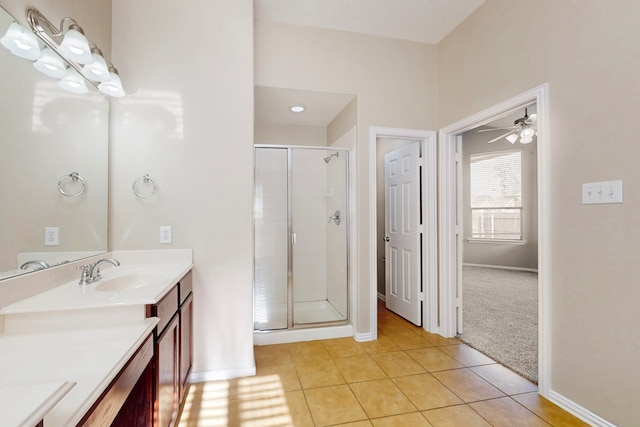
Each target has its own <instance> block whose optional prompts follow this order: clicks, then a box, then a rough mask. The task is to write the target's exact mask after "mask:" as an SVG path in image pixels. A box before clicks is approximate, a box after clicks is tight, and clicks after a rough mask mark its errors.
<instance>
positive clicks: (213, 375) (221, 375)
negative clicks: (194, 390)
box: [189, 366, 256, 383]
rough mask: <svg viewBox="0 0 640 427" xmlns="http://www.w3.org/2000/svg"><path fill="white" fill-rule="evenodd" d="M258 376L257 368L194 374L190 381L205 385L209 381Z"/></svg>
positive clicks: (191, 375) (218, 370)
mask: <svg viewBox="0 0 640 427" xmlns="http://www.w3.org/2000/svg"><path fill="white" fill-rule="evenodd" d="M255 374H256V367H255V366H251V367H248V368H233V369H216V370H215V371H200V372H192V373H191V374H190V375H189V381H190V382H192V383H203V382H207V381H219V380H229V379H232V378H241V377H252V376H254V375H255Z"/></svg>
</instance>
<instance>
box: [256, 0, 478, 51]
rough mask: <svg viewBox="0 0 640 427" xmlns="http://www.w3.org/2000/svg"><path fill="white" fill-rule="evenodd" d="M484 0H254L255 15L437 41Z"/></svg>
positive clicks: (332, 27) (413, 39)
mask: <svg viewBox="0 0 640 427" xmlns="http://www.w3.org/2000/svg"><path fill="white" fill-rule="evenodd" d="M482 3H484V0H254V17H255V18H257V19H266V20H270V21H276V22H283V23H287V24H293V25H302V26H307V27H317V28H327V29H332V30H343V31H350V32H353V33H361V34H369V35H376V36H381V37H389V38H395V39H403V40H411V41H416V42H422V43H432V44H437V43H438V42H440V40H442V39H443V38H444V37H445V36H446V35H447V34H449V32H451V30H453V29H454V28H455V27H457V26H458V24H460V23H461V22H462V21H464V20H465V19H466V18H467V17H468V16H469V15H471V13H473V11H474V10H476V9H477V8H478V7H479V6H480V5H482Z"/></svg>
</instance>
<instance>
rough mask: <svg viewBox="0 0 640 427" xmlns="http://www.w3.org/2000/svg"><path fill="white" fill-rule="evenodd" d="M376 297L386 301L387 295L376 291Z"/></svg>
mask: <svg viewBox="0 0 640 427" xmlns="http://www.w3.org/2000/svg"><path fill="white" fill-rule="evenodd" d="M378 299H379V300H380V301H385V302H386V301H387V296H386V295H385V294H383V293H380V292H378Z"/></svg>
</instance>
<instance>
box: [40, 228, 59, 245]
mask: <svg viewBox="0 0 640 427" xmlns="http://www.w3.org/2000/svg"><path fill="white" fill-rule="evenodd" d="M59 232H60V229H59V228H58V227H45V228H44V245H45V246H58V235H59Z"/></svg>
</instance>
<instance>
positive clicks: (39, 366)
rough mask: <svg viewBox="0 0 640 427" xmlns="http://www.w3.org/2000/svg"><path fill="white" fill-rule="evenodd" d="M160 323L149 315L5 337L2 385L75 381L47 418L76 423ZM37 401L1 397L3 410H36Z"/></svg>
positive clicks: (1, 338)
mask: <svg viewBox="0 0 640 427" xmlns="http://www.w3.org/2000/svg"><path fill="white" fill-rule="evenodd" d="M157 323H158V319H157V318H150V319H146V320H144V321H140V322H136V324H134V325H127V326H117V327H104V328H94V329H84V330H82V329H80V330H70V331H60V332H47V333H29V334H26V333H20V334H3V335H0V387H2V388H4V389H8V388H11V387H17V388H18V389H21V388H23V387H25V386H36V385H38V384H42V383H55V382H72V383H76V385H75V386H74V387H73V388H72V389H71V390H69V392H68V393H67V394H66V395H65V396H64V397H63V398H62V399H61V400H60V402H59V403H58V404H57V405H55V406H54V407H53V409H51V411H50V412H49V413H48V414H47V415H46V416H45V417H44V419H45V426H47V427H57V426H59V427H68V426H71V425H76V424H77V423H78V422H79V421H80V420H81V419H82V417H83V416H84V415H85V413H86V412H87V411H88V410H89V409H90V408H91V406H92V405H93V403H94V402H95V401H96V400H97V399H98V398H99V397H100V395H101V394H102V392H103V391H104V390H105V389H106V388H107V386H108V385H109V384H110V383H111V381H112V380H113V379H114V378H115V377H116V375H117V374H118V372H120V370H121V369H122V368H123V367H124V366H125V364H126V363H127V361H128V360H129V359H130V358H131V356H133V354H134V353H135V352H136V350H137V349H138V347H140V345H141V344H142V343H143V342H144V340H145V339H146V338H147V337H148V336H149V335H150V334H151V333H152V332H153V328H154V327H155V325H156V324H157ZM34 397H35V399H34ZM38 400H39V399H38V398H37V396H30V397H29V398H28V400H27V399H26V398H25V397H24V396H22V395H20V394H18V393H16V394H10V395H9V397H8V398H7V399H2V400H0V414H5V413H6V412H8V411H9V410H10V409H11V408H14V407H16V406H18V405H23V406H27V407H32V408H34V409H35V408H37V407H38ZM2 425H3V426H6V427H10V426H11V424H5V423H4V421H3V423H2ZM17 425H19V424H17Z"/></svg>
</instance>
